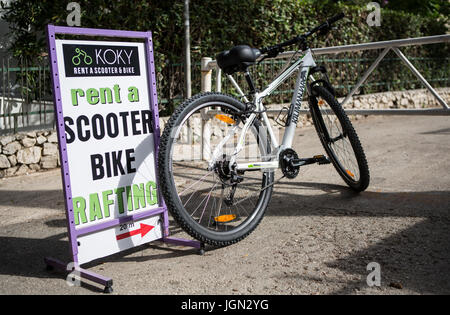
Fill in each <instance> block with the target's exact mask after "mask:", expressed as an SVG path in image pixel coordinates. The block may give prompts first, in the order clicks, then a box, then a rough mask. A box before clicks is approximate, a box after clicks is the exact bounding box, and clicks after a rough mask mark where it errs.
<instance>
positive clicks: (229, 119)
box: [214, 114, 234, 125]
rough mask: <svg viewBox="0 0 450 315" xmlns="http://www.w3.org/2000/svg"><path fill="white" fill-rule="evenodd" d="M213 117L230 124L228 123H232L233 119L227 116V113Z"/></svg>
mask: <svg viewBox="0 0 450 315" xmlns="http://www.w3.org/2000/svg"><path fill="white" fill-rule="evenodd" d="M214 117H215V118H217V119H219V120H221V121H223V122H225V123H227V124H230V125H233V124H234V119H233V118H231V117H228V116H227V115H220V114H217V115H215V116H214Z"/></svg>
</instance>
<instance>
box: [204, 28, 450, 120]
mask: <svg viewBox="0 0 450 315" xmlns="http://www.w3.org/2000/svg"><path fill="white" fill-rule="evenodd" d="M447 42H450V35H448V34H446V35H435V36H426V37H417V38H407V39H398V40H390V41H381V42H372V43H363V44H354V45H344V46H333V47H324V48H314V49H312V51H313V54H314V55H315V56H318V55H326V54H338V53H343V52H356V51H364V50H377V49H383V50H382V51H381V53H380V54H379V55H378V57H377V58H376V59H375V61H374V62H373V63H372V64H371V65H370V66H369V67H368V68H367V70H366V71H365V72H364V74H363V75H362V76H361V78H360V79H359V80H358V82H357V83H356V84H355V85H354V86H353V88H352V89H351V91H350V92H349V93H348V94H347V95H346V97H345V98H344V99H343V101H342V102H341V104H342V105H345V104H346V103H347V102H348V101H349V100H351V99H352V97H353V96H354V95H355V93H356V92H357V91H358V90H359V89H360V87H361V86H362V85H363V84H364V83H365V82H366V80H367V79H368V78H369V76H370V74H371V73H372V72H373V71H374V70H375V68H377V66H378V65H379V64H380V62H381V61H382V60H383V58H384V57H385V56H386V54H387V53H388V52H389V51H391V50H392V51H394V52H395V54H397V56H398V57H399V58H400V60H401V61H402V62H403V63H404V64H405V65H406V66H407V67H408V68H409V69H410V70H411V72H412V73H413V74H414V75H415V76H416V77H417V79H418V80H419V81H420V82H422V83H423V84H424V85H425V87H426V88H427V89H428V90H429V91H430V92H431V94H432V95H433V96H434V97H435V98H436V99H437V101H438V102H439V104H440V105H441V106H442V109H435V108H432V109H409V108H406V109H346V108H345V107H344V109H345V111H346V112H347V114H349V115H450V108H449V106H448V104H447V103H446V102H445V100H444V99H443V98H442V97H441V96H440V95H439V94H438V93H437V92H436V90H435V89H434V88H433V87H432V86H431V85H430V84H429V82H428V81H427V80H426V79H425V78H424V77H423V76H422V74H421V73H420V72H419V71H418V70H417V68H416V67H414V65H413V64H412V63H411V62H410V61H409V60H408V58H407V57H406V56H405V55H404V54H403V53H402V52H401V50H400V49H399V48H400V47H405V46H416V45H427V44H437V43H447ZM294 53H295V52H294V51H290V52H284V53H281V54H280V55H278V56H277V57H276V58H273V59H281V58H290V57H292V55H293V54H294ZM212 70H215V74H216V77H215V81H216V86H215V89H216V91H218V92H220V91H221V90H222V78H221V77H222V72H221V70H220V68H218V66H217V63H216V61H215V60H212V58H209V57H204V58H202V63H201V72H202V79H201V90H202V92H206V91H211V89H212ZM447 76H448V74H447ZM267 111H268V112H270V111H274V112H275V111H279V109H275V110H271V109H268V110H267ZM308 112H309V110H307V109H302V110H301V113H308Z"/></svg>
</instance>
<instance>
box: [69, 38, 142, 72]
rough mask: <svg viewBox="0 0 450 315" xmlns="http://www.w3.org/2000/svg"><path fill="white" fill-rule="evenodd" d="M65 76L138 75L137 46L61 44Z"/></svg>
mask: <svg viewBox="0 0 450 315" xmlns="http://www.w3.org/2000/svg"><path fill="white" fill-rule="evenodd" d="M63 53H64V65H65V70H66V76H67V77H93V76H138V75H140V65H139V53H138V47H137V46H109V45H108V46H107V45H76V44H63Z"/></svg>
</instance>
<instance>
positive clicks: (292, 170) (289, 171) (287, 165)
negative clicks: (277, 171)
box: [279, 149, 300, 179]
mask: <svg viewBox="0 0 450 315" xmlns="http://www.w3.org/2000/svg"><path fill="white" fill-rule="evenodd" d="M295 159H298V155H297V153H296V152H295V151H294V150H292V149H285V150H283V151H281V153H280V159H279V161H280V168H281V171H282V172H283V175H284V176H286V177H287V178H289V179H293V178H295V177H297V175H298V173H299V172H300V166H293V165H292V163H291V161H292V160H295Z"/></svg>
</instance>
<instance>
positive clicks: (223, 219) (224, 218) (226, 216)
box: [214, 214, 236, 223]
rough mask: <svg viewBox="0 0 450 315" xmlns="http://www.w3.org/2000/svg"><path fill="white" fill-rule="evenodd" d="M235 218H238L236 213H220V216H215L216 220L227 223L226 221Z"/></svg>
mask: <svg viewBox="0 0 450 315" xmlns="http://www.w3.org/2000/svg"><path fill="white" fill-rule="evenodd" d="M234 219H236V215H234V214H224V215H219V216H218V217H215V218H214V221H216V222H221V223H225V222H230V221H233V220H234Z"/></svg>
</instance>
